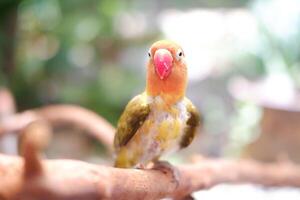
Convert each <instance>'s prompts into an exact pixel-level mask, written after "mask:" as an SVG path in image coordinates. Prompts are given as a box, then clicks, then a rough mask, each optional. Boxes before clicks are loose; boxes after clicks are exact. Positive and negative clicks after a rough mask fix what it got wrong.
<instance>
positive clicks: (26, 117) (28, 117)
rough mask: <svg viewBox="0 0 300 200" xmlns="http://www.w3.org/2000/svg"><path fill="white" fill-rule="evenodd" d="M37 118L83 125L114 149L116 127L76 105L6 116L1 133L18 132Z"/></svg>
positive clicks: (55, 122)
mask: <svg viewBox="0 0 300 200" xmlns="http://www.w3.org/2000/svg"><path fill="white" fill-rule="evenodd" d="M36 120H45V121H47V122H49V123H50V124H52V125H57V124H64V123H71V124H73V125H75V126H78V127H81V128H83V129H85V130H86V131H87V132H88V133H89V134H91V136H92V137H94V138H96V139H98V140H99V141H101V142H102V143H103V144H104V145H105V146H106V148H107V149H108V150H109V151H112V147H113V137H114V132H115V128H114V127H113V126H112V125H111V124H110V123H108V122H107V121H106V120H105V119H104V118H102V117H100V116H99V115H97V114H96V113H94V112H92V111H90V110H87V109H85V108H82V107H80V106H75V105H51V106H45V107H42V108H38V109H33V110H27V111H24V112H22V113H18V114H15V115H11V116H9V117H6V118H5V119H3V120H2V121H0V135H1V134H4V133H6V132H18V131H20V130H22V129H23V128H24V127H26V126H27V125H28V124H30V123H31V122H34V121H36Z"/></svg>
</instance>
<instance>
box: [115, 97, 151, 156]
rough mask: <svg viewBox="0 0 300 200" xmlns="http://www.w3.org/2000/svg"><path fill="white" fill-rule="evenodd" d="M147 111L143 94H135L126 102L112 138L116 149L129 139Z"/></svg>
mask: <svg viewBox="0 0 300 200" xmlns="http://www.w3.org/2000/svg"><path fill="white" fill-rule="evenodd" d="M149 113H150V106H149V104H148V103H147V100H146V96H145V95H144V94H140V95H137V96H136V97H134V98H133V99H132V100H131V101H130V102H129V103H128V104H127V106H126V108H125V110H124V112H123V114H122V115H121V117H120V119H119V122H118V125H117V132H116V135H115V138H114V147H115V149H117V150H118V149H119V148H120V147H122V146H125V145H126V144H127V143H128V142H129V141H130V139H131V138H132V137H133V136H134V134H135V133H136V132H137V130H138V129H139V128H140V127H141V126H142V124H143V123H144V121H145V120H146V118H147V117H148V115H149Z"/></svg>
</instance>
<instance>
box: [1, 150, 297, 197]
mask: <svg viewBox="0 0 300 200" xmlns="http://www.w3.org/2000/svg"><path fill="white" fill-rule="evenodd" d="M22 166H23V164H22V160H21V159H20V158H17V157H11V156H5V155H0V180H1V182H0V197H1V196H2V197H6V198H8V197H11V195H12V194H15V193H18V192H19V191H22V190H21V189H20V188H23V189H24V188H26V186H28V185H26V184H25V185H22V178H21V177H23V176H22ZM43 166H44V168H45V171H44V173H45V174H44V176H43V177H42V178H41V180H42V181H41V180H40V181H39V182H36V183H35V185H34V187H35V188H44V190H46V189H47V190H51V191H52V193H55V192H54V191H56V192H57V193H58V194H56V195H55V196H56V197H58V196H61V197H62V199H66V198H68V197H69V196H74V194H77V193H78V191H80V192H79V193H80V194H82V193H85V194H89V195H90V196H93V197H95V199H96V198H98V199H99V197H106V198H107V199H115V200H117V199H158V198H162V197H166V196H175V197H176V198H179V197H183V196H185V195H188V194H189V193H191V192H193V191H197V190H203V189H208V188H210V187H213V186H215V185H217V184H221V183H255V184H261V185H264V186H294V187H300V167H299V166H294V165H291V164H260V163H257V162H254V161H228V160H203V162H200V163H197V164H190V165H182V166H178V170H179V174H180V184H179V187H178V188H175V187H176V185H175V183H174V181H173V180H172V178H171V177H169V176H167V175H166V174H163V173H162V172H160V171H155V170H136V169H117V168H112V167H104V166H98V165H92V164H88V163H84V162H80V161H73V160H48V161H44V162H43ZM158 180H159V184H158ZM31 185H32V184H31ZM16 186H19V187H16ZM15 188H19V189H18V190H19V191H16V189H15ZM45 188H46V189H45ZM36 190H37V189H36ZM84 191H88V192H84ZM22 192H23V193H24V192H25V193H26V192H28V191H24V190H23V191H22ZM42 194H43V195H45V194H46V193H45V191H44V192H43V193H42ZM42 194H38V196H39V195H41V196H42ZM30 195H33V194H32V193H30ZM41 196H39V197H41ZM50 199H51V198H50ZM93 199H94V198H93Z"/></svg>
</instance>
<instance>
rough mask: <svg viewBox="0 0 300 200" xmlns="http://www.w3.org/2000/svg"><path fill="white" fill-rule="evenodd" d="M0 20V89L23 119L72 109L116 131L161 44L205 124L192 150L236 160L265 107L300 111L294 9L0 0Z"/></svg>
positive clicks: (291, 4) (298, 31) (283, 4)
mask: <svg viewBox="0 0 300 200" xmlns="http://www.w3.org/2000/svg"><path fill="white" fill-rule="evenodd" d="M0 20H1V24H0V25H1V28H0V67H1V68H0V85H2V86H5V87H8V88H9V89H11V90H12V92H13V94H14V95H15V97H16V101H17V105H18V109H19V110H20V111H22V110H26V109H30V108H35V107H39V106H43V105H47V104H53V103H72V104H78V105H81V106H83V107H86V108H89V109H91V110H93V111H95V112H97V113H98V114H100V115H102V116H103V117H105V118H106V119H107V120H108V121H110V122H111V123H112V124H114V125H116V122H117V120H118V117H119V115H120V114H121V112H122V110H123V108H124V106H125V105H126V103H127V102H128V101H129V99H131V98H132V97H133V96H134V95H136V94H138V93H140V92H141V91H143V89H144V86H145V63H146V59H147V51H148V48H149V47H150V45H151V44H152V43H153V42H154V41H156V40H159V39H165V38H166V39H171V40H175V41H177V42H178V43H179V44H181V45H182V47H183V49H184V50H185V51H186V55H187V58H186V59H187V62H188V65H189V78H190V81H189V88H188V92H187V96H188V97H189V98H191V99H192V101H193V102H194V103H195V104H196V105H197V107H198V108H199V109H200V110H201V111H202V112H203V113H204V116H205V127H204V132H205V136H203V138H201V139H199V140H197V142H195V143H194V144H193V147H192V148H191V149H193V151H197V152H198V151H200V152H204V153H205V154H207V155H210V156H221V155H230V156H235V155H240V154H241V152H242V149H243V148H244V146H245V145H246V144H248V143H250V142H251V141H253V140H254V139H255V138H256V137H258V135H259V128H258V124H259V121H260V119H261V117H262V113H263V107H264V106H266V105H267V106H269V107H270V106H275V107H276V108H282V107H283V108H287V109H288V110H293V109H298V108H299V101H298V100H297V98H296V97H298V94H299V93H298V91H299V90H298V89H299V86H300V62H299V61H300V45H299V44H300V2H299V1H297V0H286V1H285V0H269V1H264V0H261V1H260V0H255V1H250V0H249V1H246V0H229V1H222V0H212V1H203V0H202V1H193V0H187V1H181V0H176V1H171V0H165V1H160V0H153V1H137V0H128V1H122V0H64V1H62V0H61V1H59V0H43V1H40V0H23V1H22V0H2V1H1V2H0ZM254 85H255V87H254ZM264 88H265V89H264ZM295 99H296V100H295ZM295 102H296V103H295ZM199 144H200V146H199Z"/></svg>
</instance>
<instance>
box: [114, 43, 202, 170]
mask: <svg viewBox="0 0 300 200" xmlns="http://www.w3.org/2000/svg"><path fill="white" fill-rule="evenodd" d="M147 60H148V61H147V62H148V63H147V68H146V71H147V75H146V87H145V90H144V92H143V93H141V94H138V95H137V96H135V97H134V98H132V99H131V100H130V101H129V103H128V104H127V105H126V107H125V110H124V111H123V113H122V114H121V117H120V119H119V121H118V124H117V129H116V134H115V137H114V148H115V152H116V159H115V164H114V166H115V167H118V168H139V167H141V168H142V167H144V166H146V165H147V164H149V163H151V162H152V163H155V162H159V158H160V157H161V156H162V155H166V154H169V153H171V152H175V151H177V150H180V149H182V148H185V147H187V146H189V144H190V143H191V142H192V140H193V138H194V137H195V135H196V133H197V132H198V128H199V127H200V126H201V124H202V116H201V114H200V112H199V111H198V110H197V109H196V107H195V106H194V105H193V103H192V102H191V101H190V100H189V99H188V98H187V97H186V96H185V92H186V87H187V81H188V77H187V65H186V61H185V54H184V52H183V50H182V48H181V47H180V46H179V45H178V44H177V43H175V42H173V41H169V40H160V41H157V42H155V43H154V44H153V45H152V46H151V47H150V50H149V52H148V59H147Z"/></svg>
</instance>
